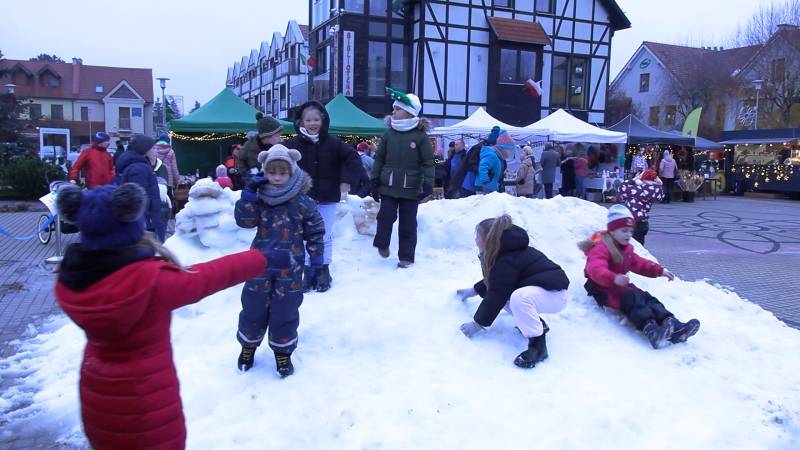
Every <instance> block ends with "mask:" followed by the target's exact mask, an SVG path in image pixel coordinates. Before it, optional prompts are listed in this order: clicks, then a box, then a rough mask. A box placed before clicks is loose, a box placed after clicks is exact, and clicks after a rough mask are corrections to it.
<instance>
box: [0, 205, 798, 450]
mask: <svg viewBox="0 0 800 450" xmlns="http://www.w3.org/2000/svg"><path fill="white" fill-rule="evenodd" d="M502 213H508V214H510V215H511V216H512V217H513V218H514V220H515V222H516V223H517V224H518V225H521V226H523V227H525V228H526V229H527V230H528V231H529V233H530V236H531V240H532V244H533V245H535V246H536V247H538V248H540V249H541V250H542V251H544V252H545V253H546V254H548V255H549V256H550V257H551V258H552V259H553V260H555V261H556V262H558V263H559V264H561V265H562V267H564V269H565V270H566V272H567V274H568V276H569V277H570V280H571V282H572V283H571V287H570V293H571V299H570V302H569V304H568V306H567V308H566V309H565V310H564V311H563V312H562V313H560V314H557V315H551V316H548V317H547V321H548V324H549V325H550V327H551V332H550V333H549V334H548V336H547V340H548V348H549V353H550V359H549V360H547V361H545V362H544V363H542V364H540V365H539V366H537V367H536V368H534V369H532V370H528V371H525V370H521V369H518V368H516V367H515V366H514V365H513V363H512V360H513V358H514V357H515V356H516V355H517V353H519V352H520V351H521V350H522V349H523V348H524V347H525V345H526V341H525V339H524V338H523V337H521V336H520V335H519V334H518V333H517V332H516V331H515V330H514V328H513V320H512V319H511V318H510V317H509V316H508V315H506V314H505V313H502V314H501V315H500V317H499V318H498V320H497V321H496V322H495V325H494V326H493V327H491V328H490V329H488V330H487V331H485V332H482V333H481V334H480V335H478V336H476V338H475V339H473V340H468V339H466V338H465V337H464V336H463V335H461V333H460V332H459V331H458V326H459V325H460V324H461V323H462V322H465V321H468V320H471V317H472V314H473V313H474V310H475V308H476V307H477V302H478V300H477V299H474V300H470V301H468V302H467V303H461V302H460V301H458V300H456V299H454V296H453V293H454V291H455V290H456V289H457V288H461V287H466V286H469V285H471V284H472V283H473V282H474V281H476V280H477V279H478V278H479V276H480V268H479V266H478V260H477V257H476V250H475V247H474V243H473V235H474V226H475V224H476V223H478V222H479V221H480V220H482V219H484V218H487V217H492V216H497V215H499V214H502ZM220 215H222V213H220ZM342 220H343V222H342V223H340V225H339V226H338V227H337V228H336V231H335V235H336V239H335V241H334V247H335V248H334V264H333V265H332V271H333V279H334V287H333V289H332V290H331V291H330V292H328V293H325V294H311V295H308V296H307V297H306V299H305V302H304V304H303V306H302V308H301V324H300V344H299V348H298V350H297V352H296V353H295V356H294V358H293V360H294V361H295V367H296V373H295V375H294V376H292V377H290V378H287V379H285V380H281V379H279V378H278V377H277V376H276V374H275V372H274V361H273V357H272V355H271V353H270V351H269V349H268V348H266V346H264V347H263V348H262V349H260V350H259V351H258V353H257V354H256V366H255V367H254V368H253V370H251V371H250V372H248V373H245V374H241V373H238V372H237V371H236V368H235V365H236V357H237V355H238V351H239V346H238V344H237V342H236V339H235V332H236V323H237V316H238V313H239V307H240V305H239V294H240V290H241V286H239V287H234V288H231V289H229V290H227V291H224V292H221V293H218V294H216V295H214V296H212V297H210V298H208V299H205V300H203V301H202V302H201V303H199V304H197V305H193V306H190V307H186V308H183V309H181V310H179V311H177V312H176V313H175V314H174V320H173V326H172V336H173V344H174V349H175V360H176V364H177V367H178V374H179V377H180V380H181V393H182V397H183V402H184V410H185V414H186V418H187V427H188V441H187V447H188V448H189V449H205V448H237V449H260V448H264V446H265V445H266V446H268V447H269V448H274V449H290V448H291V449H304V448H309V449H318V448H326V449H356V448H373V449H378V448H387V449H411V448H419V449H440V448H441V449H450V448H453V449H456V448H457V449H487V448H545V449H548V448H549V449H587V448H591V449H620V448H624V449H675V448H681V449H704V450H708V449H726V450H728V449H786V450H789V449H797V448H800V352H798V348H800V332H798V331H797V330H793V329H791V328H788V327H786V326H785V325H783V324H781V323H780V322H779V321H778V320H777V319H775V317H774V316H773V315H772V314H770V313H768V312H766V311H764V310H762V309H761V308H759V307H758V306H756V305H753V304H751V303H749V302H747V301H743V300H742V299H741V298H739V297H738V296H737V295H736V294H735V293H733V292H730V291H726V290H723V289H720V288H718V287H715V286H711V285H709V284H707V283H705V282H702V281H697V282H687V281H682V280H676V281H674V282H668V281H666V280H665V279H663V278H662V279H645V278H642V277H639V276H636V275H633V276H632V278H633V279H634V281H635V282H636V283H637V284H639V285H640V286H641V287H642V288H645V289H648V290H650V291H651V292H652V293H653V294H654V295H656V296H657V297H659V298H660V299H661V300H662V301H663V302H664V303H665V304H666V305H667V306H668V307H669V308H670V309H671V310H672V311H674V312H675V314H676V315H677V316H678V317H679V318H681V319H684V320H685V319H688V318H690V317H697V318H698V319H700V321H701V322H702V324H703V325H702V327H701V329H700V332H699V333H698V334H697V336H695V337H694V338H692V339H691V340H690V341H689V342H688V343H686V344H683V345H676V346H670V347H668V348H666V349H664V350H659V351H654V350H652V349H651V348H650V346H649V344H648V343H647V342H646V340H645V339H644V338H642V337H641V336H640V335H639V333H638V332H636V331H635V330H633V329H632V328H630V327H629V326H627V325H625V324H624V323H623V322H624V321H623V320H622V319H620V317H619V316H618V315H616V314H614V313H613V312H609V311H603V310H601V309H600V308H598V307H597V306H596V305H595V303H594V301H593V300H592V299H590V298H588V297H587V296H586V293H585V291H584V289H583V283H584V278H583V263H584V257H583V255H582V254H581V253H580V252H579V251H578V249H577V248H576V245H575V244H576V242H577V241H579V240H581V239H584V238H585V237H587V236H589V235H590V234H591V233H592V232H593V231H595V230H597V229H599V228H600V227H602V226H604V224H605V209H604V208H602V207H600V206H597V205H594V204H591V203H587V202H583V201H580V200H577V199H568V198H556V199H553V200H547V201H540V200H528V199H520V198H512V197H509V196H506V195H501V194H492V195H488V196H485V197H472V198H468V199H462V200H448V201H435V202H430V203H426V204H424V205H421V207H420V217H419V231H420V239H419V245H418V253H417V261H416V265H415V266H414V267H413V268H411V269H407V270H398V269H396V268H395V263H396V260H395V259H394V258H390V259H388V260H383V259H381V258H380V257H379V256H378V255H377V253H376V252H375V251H374V249H373V248H372V246H371V238H370V237H368V236H362V235H360V234H358V233H357V231H356V229H355V227H352V226H349V225H347V226H346V222H347V221H348V219H347V218H344V219H342ZM395 236H396V233H395ZM168 246H169V247H170V248H171V249H172V250H174V251H175V252H177V254H178V255H180V256H181V258H182V259H184V260H185V262H199V261H203V260H208V259H211V258H214V257H216V256H219V255H221V254H223V253H230V252H234V251H236V250H240V249H244V248H246V247H247V246H248V243H247V242H244V241H242V240H241V239H238V240H237V242H236V243H235V244H234V245H232V246H230V247H228V248H224V250H223V247H222V246H214V247H212V248H206V247H204V246H202V245H200V244H199V243H198V242H197V241H196V240H195V239H194V238H192V237H187V235H186V234H182V235H179V236H176V237H174V238H172V239H171V240H170V241H169V242H168ZM395 248H396V242H395V243H393V245H392V249H393V250H394V249H395ZM639 250H640V251H642V253H643V254H644V255H647V253H646V252H645V251H643V250H642V249H639ZM51 326H52V330H51V331H44V332H42V333H41V334H39V335H38V336H36V337H34V338H32V339H30V340H28V341H25V342H24V343H23V344H22V345H21V347H20V353H19V354H17V355H15V356H13V357H11V358H8V359H6V360H4V361H2V363H1V364H0V376H2V377H4V378H5V377H14V378H17V380H16V386H15V387H14V388H13V389H11V390H9V391H7V392H5V393H3V395H2V396H0V397H2V401H0V411H1V412H0V423H5V422H7V421H8V422H10V426H9V427H8V429H9V430H14V431H11V432H10V433H16V432H17V431H16V430H19V428H20V427H23V426H33V425H35V426H42V427H52V428H57V429H58V430H59V432H60V436H61V440H62V441H63V442H70V443H81V442H82V439H83V437H82V435H81V432H80V417H79V404H78V398H77V386H76V385H77V381H78V368H79V364H80V359H81V348H82V347H83V339H84V338H83V334H82V332H81V331H80V330H79V329H78V328H77V327H75V326H74V325H72V324H71V323H69V322H68V321H67V320H66V319H63V318H62V319H58V320H57V321H56V322H55V323H53V324H52V325H51ZM27 403H32V404H31V405H30V406H24V405H25V404H27Z"/></svg>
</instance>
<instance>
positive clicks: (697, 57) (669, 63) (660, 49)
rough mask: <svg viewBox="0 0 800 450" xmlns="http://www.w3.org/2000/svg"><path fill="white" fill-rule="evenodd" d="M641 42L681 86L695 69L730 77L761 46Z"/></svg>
mask: <svg viewBox="0 0 800 450" xmlns="http://www.w3.org/2000/svg"><path fill="white" fill-rule="evenodd" d="M642 45H643V46H646V47H647V49H648V50H649V51H650V52H651V53H652V54H653V55H654V56H655V57H656V58H657V59H658V60H659V61H660V62H661V64H662V65H663V66H664V68H665V69H667V71H668V72H669V73H670V75H672V77H673V79H674V80H675V81H677V82H678V83H680V84H682V85H684V86H685V85H687V84H689V83H690V82H691V80H692V78H693V77H694V76H695V75H696V74H697V73H698V71H702V72H705V73H707V74H708V75H710V76H714V77H719V78H730V77H732V76H733V75H734V72H735V71H736V70H739V69H741V68H742V67H743V66H744V65H745V63H746V62H747V60H748V59H749V58H750V57H752V55H754V54H755V53H756V52H757V51H758V50H759V48H760V47H761V46H751V47H740V48H732V49H728V50H714V49H710V48H699V47H686V46H682V45H671V44H661V43H658V42H648V41H645V42H644V43H643V44H642Z"/></svg>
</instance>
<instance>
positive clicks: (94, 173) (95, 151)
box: [69, 145, 114, 189]
mask: <svg viewBox="0 0 800 450" xmlns="http://www.w3.org/2000/svg"><path fill="white" fill-rule="evenodd" d="M81 171H83V178H84V179H85V180H86V187H87V188H89V189H92V188H95V187H97V186H103V185H105V184H111V180H113V179H114V160H113V159H112V158H111V155H109V154H108V150H106V149H104V148H103V147H99V146H97V145H95V146H92V147H89V148H87V149H86V150H84V151H82V152H81V154H80V155H79V156H78V159H77V160H76V161H75V164H73V165H72V168H70V170H69V179H70V180H73V181H78V176H79V175H80V173H81Z"/></svg>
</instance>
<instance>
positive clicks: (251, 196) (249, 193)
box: [240, 184, 258, 202]
mask: <svg viewBox="0 0 800 450" xmlns="http://www.w3.org/2000/svg"><path fill="white" fill-rule="evenodd" d="M240 198H241V199H242V200H243V201H245V202H255V201H258V193H257V192H256V191H254V190H253V189H252V188H251V187H250V185H249V184H248V185H247V186H245V188H244V189H242V196H241V197H240Z"/></svg>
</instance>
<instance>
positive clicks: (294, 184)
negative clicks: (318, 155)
mask: <svg viewBox="0 0 800 450" xmlns="http://www.w3.org/2000/svg"><path fill="white" fill-rule="evenodd" d="M306 176H307V175H306V173H305V172H303V171H302V170H300V169H299V168H295V169H294V172H293V173H292V177H291V178H289V182H288V183H286V184H285V185H283V186H275V185H272V184H265V185H263V186H261V187H260V188H259V189H258V198H259V200H261V201H262V202H264V203H266V204H267V205H269V206H277V205H280V204H283V203H286V202H288V201H289V200H291V199H293V198H294V197H297V195H298V194H300V191H301V190H302V189H303V182H304V181H305V177H306Z"/></svg>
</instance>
